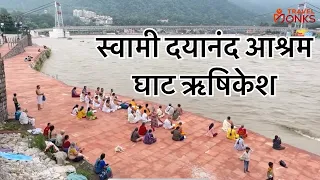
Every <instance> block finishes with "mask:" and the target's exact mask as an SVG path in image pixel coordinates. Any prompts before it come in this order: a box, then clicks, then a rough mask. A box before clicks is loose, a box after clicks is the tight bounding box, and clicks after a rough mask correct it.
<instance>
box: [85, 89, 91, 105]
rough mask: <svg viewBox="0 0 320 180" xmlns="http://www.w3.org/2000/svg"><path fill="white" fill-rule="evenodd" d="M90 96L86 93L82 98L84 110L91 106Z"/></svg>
mask: <svg viewBox="0 0 320 180" xmlns="http://www.w3.org/2000/svg"><path fill="white" fill-rule="evenodd" d="M90 96H91V93H90V92H88V94H87V95H86V96H85V98H84V102H85V103H86V105H87V107H86V109H88V108H89V107H90V104H91V97H90Z"/></svg>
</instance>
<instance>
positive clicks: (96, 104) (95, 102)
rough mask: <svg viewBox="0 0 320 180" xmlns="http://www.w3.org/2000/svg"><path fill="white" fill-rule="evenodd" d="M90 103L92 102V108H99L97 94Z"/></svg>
mask: <svg viewBox="0 0 320 180" xmlns="http://www.w3.org/2000/svg"><path fill="white" fill-rule="evenodd" d="M92 104H93V108H94V109H99V108H100V106H101V104H100V103H99V98H98V96H96V97H95V98H94V100H93V103H92Z"/></svg>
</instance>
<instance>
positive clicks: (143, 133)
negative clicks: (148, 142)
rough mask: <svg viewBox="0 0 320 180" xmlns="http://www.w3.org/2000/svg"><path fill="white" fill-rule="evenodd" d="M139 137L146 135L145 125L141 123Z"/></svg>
mask: <svg viewBox="0 0 320 180" xmlns="http://www.w3.org/2000/svg"><path fill="white" fill-rule="evenodd" d="M138 133H139V135H141V136H144V135H145V134H146V133H147V128H146V123H142V124H141V126H140V127H139V131H138Z"/></svg>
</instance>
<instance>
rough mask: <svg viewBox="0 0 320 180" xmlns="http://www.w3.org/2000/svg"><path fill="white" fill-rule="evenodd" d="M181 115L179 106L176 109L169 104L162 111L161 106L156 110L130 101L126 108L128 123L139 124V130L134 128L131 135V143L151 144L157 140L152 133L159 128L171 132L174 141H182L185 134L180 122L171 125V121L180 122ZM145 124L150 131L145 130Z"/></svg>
mask: <svg viewBox="0 0 320 180" xmlns="http://www.w3.org/2000/svg"><path fill="white" fill-rule="evenodd" d="M182 114H183V110H182V108H181V105H180V104H178V105H177V107H176V108H175V107H173V106H172V105H171V104H169V105H168V106H167V108H166V109H165V110H164V111H163V110H162V106H161V105H160V106H158V109H157V110H156V109H155V108H154V107H151V109H150V108H149V104H145V105H144V106H142V105H138V104H137V103H136V102H135V100H134V99H132V100H131V102H130V103H129V107H128V122H129V123H131V124H135V123H138V122H141V125H140V127H139V128H138V127H136V128H135V129H134V131H133V132H132V133H131V138H130V139H131V141H132V142H138V141H143V142H144V143H145V144H153V143H155V142H156V141H157V139H156V137H154V135H153V133H152V132H154V131H155V128H159V127H163V128H164V129H167V130H172V131H171V134H172V139H173V140H174V141H182V140H184V139H185V138H186V136H185V135H186V134H185V133H184V132H183V131H182V122H178V123H177V124H173V121H178V120H180V116H181V115H182ZM163 119H164V120H163ZM147 123H150V126H151V128H150V129H147V127H146V124H147Z"/></svg>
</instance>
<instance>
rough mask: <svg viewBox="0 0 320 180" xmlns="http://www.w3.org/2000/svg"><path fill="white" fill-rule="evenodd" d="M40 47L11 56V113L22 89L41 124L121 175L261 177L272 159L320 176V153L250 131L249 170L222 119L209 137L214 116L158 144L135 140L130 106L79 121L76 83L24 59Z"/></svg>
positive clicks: (189, 122)
mask: <svg viewBox="0 0 320 180" xmlns="http://www.w3.org/2000/svg"><path fill="white" fill-rule="evenodd" d="M37 50H38V47H28V48H26V52H25V53H23V54H20V55H18V56H16V57H14V58H11V59H7V60H5V72H6V83H7V93H8V106H9V107H8V109H9V112H10V113H13V112H14V105H13V102H12V97H13V93H17V94H18V100H19V102H20V104H21V105H22V107H23V108H27V109H28V110H29V114H30V115H31V116H34V117H36V126H37V127H41V128H44V127H45V126H46V124H47V123H48V122H51V123H52V124H54V125H55V127H56V130H55V131H56V133H58V132H59V130H61V129H63V130H65V131H66V134H68V135H70V137H71V138H70V139H71V141H75V142H78V144H79V145H80V146H81V147H84V148H85V151H84V154H85V155H86V156H88V157H89V160H90V162H91V163H93V162H94V161H95V160H96V158H98V157H99V155H100V154H101V153H102V152H104V153H106V161H107V162H108V163H109V164H110V165H111V167H112V169H113V171H114V176H115V177H118V178H119V177H121V178H191V177H193V178H200V177H203V178H210V179H216V180H220V179H221V180H224V179H230V180H231V179H246V180H250V179H252V180H261V179H266V171H267V168H268V162H269V161H271V162H273V163H274V172H275V176H276V178H275V179H279V180H280V179H282V180H284V179H288V180H314V179H320V177H319V173H320V157H319V156H317V155H314V154H312V153H308V152H306V151H304V150H301V149H298V148H295V147H292V146H289V145H286V144H285V146H286V147H287V148H286V149H285V150H283V151H276V150H273V149H272V148H271V146H272V143H271V141H272V140H271V139H269V138H265V137H263V136H261V135H258V134H255V133H253V132H250V131H249V137H248V138H246V139H245V143H246V144H248V145H249V146H250V147H251V148H252V149H253V152H252V155H251V161H250V167H249V170H250V173H247V174H245V173H243V162H242V161H240V160H239V159H238V158H239V156H240V155H241V154H242V152H237V151H236V150H235V149H234V148H233V145H234V141H231V140H228V139H226V134H225V132H221V123H219V122H216V123H215V130H216V131H217V132H218V133H219V134H218V136H217V137H215V138H211V137H207V136H204V134H205V133H206V130H207V128H208V125H209V124H210V122H211V121H212V119H208V118H203V117H200V116H197V115H194V114H192V113H189V112H185V114H183V115H182V121H183V122H185V124H184V125H183V129H184V131H185V132H186V133H187V139H186V140H185V141H183V142H174V141H173V140H172V139H171V134H170V131H168V130H164V129H163V128H158V129H156V131H155V132H154V134H155V136H156V137H157V138H158V141H157V142H156V143H155V144H153V145H145V144H143V143H142V142H139V143H132V142H131V141H130V135H131V132H132V131H133V129H134V128H135V127H137V126H138V124H136V125H133V124H128V123H127V111H125V110H119V111H117V112H115V113H112V114H106V113H102V112H98V113H97V116H98V119H97V120H95V121H88V120H85V119H83V120H77V119H76V118H75V117H73V116H71V115H70V112H71V109H72V107H73V106H74V105H75V104H79V105H82V104H81V103H80V102H79V99H78V98H71V97H70V92H71V89H72V87H71V86H67V85H65V84H64V83H62V82H60V81H57V80H55V79H53V78H51V77H48V76H46V75H44V74H42V73H40V72H36V71H34V70H33V69H31V68H30V67H29V63H27V62H24V61H23V60H24V57H26V56H28V55H31V56H33V57H36V56H37V55H38V54H39V53H38V52H37ZM38 84H39V85H41V88H42V91H43V92H44V93H45V94H46V97H47V101H46V103H45V105H44V109H43V110H41V111H38V110H37V105H36V94H35V89H36V85H38ZM110 88H112V87H108V88H106V89H110ZM78 91H80V89H79V90H78ZM121 98H122V99H123V100H129V98H126V97H121ZM138 103H139V104H144V102H139V101H138ZM172 103H175V102H172ZM149 104H151V105H156V104H154V103H149ZM275 134H276V132H275ZM284 141H285V140H284ZM117 145H120V146H122V147H123V148H124V149H125V152H123V153H115V152H114V148H115V147H116V146H117ZM280 160H284V161H285V162H286V163H287V165H288V167H289V168H287V169H285V168H281V167H280V166H279V161H280Z"/></svg>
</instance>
